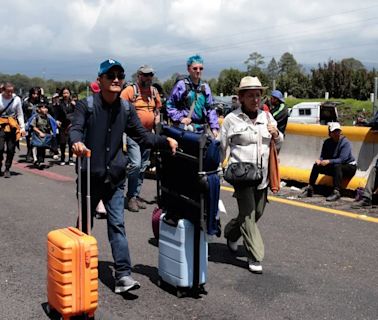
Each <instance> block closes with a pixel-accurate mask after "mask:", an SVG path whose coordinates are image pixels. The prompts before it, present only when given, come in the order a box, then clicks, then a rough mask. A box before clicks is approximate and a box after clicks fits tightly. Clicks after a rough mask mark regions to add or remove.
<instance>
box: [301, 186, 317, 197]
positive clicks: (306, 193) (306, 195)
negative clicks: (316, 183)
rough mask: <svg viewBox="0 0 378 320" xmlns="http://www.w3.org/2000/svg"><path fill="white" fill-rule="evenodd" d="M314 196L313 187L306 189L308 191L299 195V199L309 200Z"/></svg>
mask: <svg viewBox="0 0 378 320" xmlns="http://www.w3.org/2000/svg"><path fill="white" fill-rule="evenodd" d="M313 195H314V188H313V187H312V186H308V187H306V189H305V190H304V191H303V192H302V193H301V194H300V195H298V198H309V197H312V196H313Z"/></svg>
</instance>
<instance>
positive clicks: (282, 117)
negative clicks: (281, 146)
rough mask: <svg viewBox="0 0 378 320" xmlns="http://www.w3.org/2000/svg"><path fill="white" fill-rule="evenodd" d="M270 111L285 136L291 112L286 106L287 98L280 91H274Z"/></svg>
mask: <svg viewBox="0 0 378 320" xmlns="http://www.w3.org/2000/svg"><path fill="white" fill-rule="evenodd" d="M269 109H270V113H271V114H272V116H273V118H274V119H275V120H276V121H277V127H278V130H280V131H281V132H282V133H283V134H285V129H286V125H287V119H288V118H289V112H288V109H287V106H286V105H285V98H284V96H283V95H282V92H281V91H280V90H273V91H272V93H271V95H270V99H269Z"/></svg>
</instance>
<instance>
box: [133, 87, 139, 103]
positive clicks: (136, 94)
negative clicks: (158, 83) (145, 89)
mask: <svg viewBox="0 0 378 320" xmlns="http://www.w3.org/2000/svg"><path fill="white" fill-rule="evenodd" d="M133 91H134V96H133V102H135V101H136V99H137V98H138V97H139V96H140V92H139V90H138V86H137V85H136V84H135V83H134V84H133Z"/></svg>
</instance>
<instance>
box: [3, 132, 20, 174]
mask: <svg viewBox="0 0 378 320" xmlns="http://www.w3.org/2000/svg"><path fill="white" fill-rule="evenodd" d="M5 145H6V146H7V158H6V160H5V169H6V170H9V169H10V167H11V166H12V161H13V157H14V153H15V151H16V133H15V132H14V131H11V132H4V129H2V128H0V166H1V164H2V162H3V159H4V148H5Z"/></svg>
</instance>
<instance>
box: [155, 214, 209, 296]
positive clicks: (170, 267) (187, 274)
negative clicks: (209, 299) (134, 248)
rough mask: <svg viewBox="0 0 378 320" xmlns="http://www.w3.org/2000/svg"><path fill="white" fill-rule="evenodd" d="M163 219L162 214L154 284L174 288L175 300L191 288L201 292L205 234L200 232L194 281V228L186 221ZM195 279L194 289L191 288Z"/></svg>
mask: <svg viewBox="0 0 378 320" xmlns="http://www.w3.org/2000/svg"><path fill="white" fill-rule="evenodd" d="M165 217H166V215H165V214H164V213H163V214H162V215H161V217H160V232H159V271H158V274H159V280H158V285H159V286H161V285H162V284H163V283H168V284H170V285H172V286H174V287H176V289H177V297H179V298H180V297H182V296H183V295H184V294H185V293H186V292H187V291H189V290H192V289H194V290H197V291H199V292H200V293H205V290H204V285H205V283H206V280H207V253H208V249H207V240H206V237H205V233H204V232H203V231H201V232H200V241H199V245H198V247H199V248H198V249H199V261H198V262H197V263H198V266H199V268H198V269H199V272H198V279H195V277H196V272H194V270H195V267H196V265H195V264H196V262H195V260H196V259H195V250H194V249H195V247H194V243H195V242H194V234H195V226H194V224H193V223H191V222H190V221H189V220H187V219H179V220H178V221H170V220H169V219H165ZM196 280H198V288H195V287H194V286H195V283H196V282H197V281H196ZM198 289H199V290H198Z"/></svg>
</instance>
